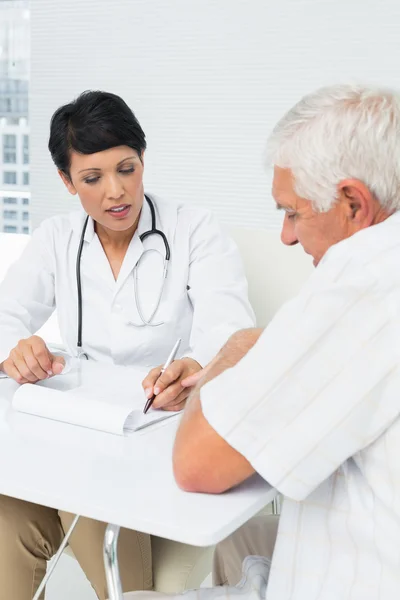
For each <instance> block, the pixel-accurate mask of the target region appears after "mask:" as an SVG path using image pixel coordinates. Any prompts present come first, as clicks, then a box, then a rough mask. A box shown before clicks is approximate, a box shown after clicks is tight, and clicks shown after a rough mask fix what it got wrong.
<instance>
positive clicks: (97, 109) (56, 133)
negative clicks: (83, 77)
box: [49, 90, 146, 177]
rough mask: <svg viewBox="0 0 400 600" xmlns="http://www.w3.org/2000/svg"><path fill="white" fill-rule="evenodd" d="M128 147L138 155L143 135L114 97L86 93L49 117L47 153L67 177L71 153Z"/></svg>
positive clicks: (135, 122)
mask: <svg viewBox="0 0 400 600" xmlns="http://www.w3.org/2000/svg"><path fill="white" fill-rule="evenodd" d="M116 146H129V147H130V148H132V149H133V150H136V152H137V153H138V155H139V156H141V155H142V152H143V151H144V150H145V149H146V136H145V134H144V131H143V129H142V128H141V126H140V124H139V121H138V120H137V118H136V117H135V115H134V114H133V112H132V110H131V109H130V108H129V106H128V105H127V104H126V103H125V102H124V101H123V100H122V98H120V97H119V96H116V95H115V94H111V93H109V92H101V91H90V90H89V91H86V92H83V93H82V94H81V95H80V96H78V98H76V99H75V100H73V102H70V103H69V104H65V105H64V106H61V107H60V108H58V109H57V110H56V112H55V113H54V115H53V116H52V118H51V123H50V138H49V150H50V154H51V156H52V159H53V161H54V163H55V165H56V167H57V168H58V169H59V170H60V171H62V172H63V173H65V175H67V176H68V177H70V173H69V169H70V164H71V154H70V153H71V150H74V151H75V152H79V153H80V154H94V153H95V152H102V151H103V150H108V149H109V148H115V147H116Z"/></svg>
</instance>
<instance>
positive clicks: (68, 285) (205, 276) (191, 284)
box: [0, 199, 254, 367]
mask: <svg viewBox="0 0 400 600" xmlns="http://www.w3.org/2000/svg"><path fill="white" fill-rule="evenodd" d="M153 203H154V205H155V209H156V216H157V227H158V228H159V229H161V230H162V231H163V232H164V233H165V235H166V236H167V239H168V241H169V244H170V248H171V259H170V266H169V271H168V277H167V279H166V281H165V287H164V291H163V295H162V300H161V303H160V306H159V309H158V311H157V313H156V315H155V319H154V322H159V321H163V322H164V324H162V325H160V326H158V327H149V326H145V327H138V326H135V323H136V324H140V323H141V320H140V318H139V315H138V311H137V308H136V304H135V298H134V276H133V270H134V267H135V265H136V263H137V261H138V260H139V258H140V257H141V255H142V254H143V252H144V250H148V249H151V250H155V251H158V252H155V251H152V252H148V253H146V254H145V255H144V257H143V259H142V261H141V263H140V268H139V270H138V279H139V285H138V292H139V297H140V306H141V308H142V311H143V313H144V315H145V317H148V316H149V315H150V314H151V312H152V310H151V308H152V306H153V305H154V304H155V303H156V301H157V298H158V291H159V287H160V284H161V282H162V272H163V258H164V256H165V249H164V244H163V242H162V240H161V238H160V237H159V236H154V235H153V236H150V237H149V238H147V239H146V240H145V241H144V242H143V243H142V242H141V241H140V239H139V235H140V234H141V233H143V232H144V231H147V230H149V229H150V228H151V215H150V210H149V207H148V205H147V202H146V201H145V202H144V203H143V209H142V213H141V217H140V220H139V225H138V230H137V232H136V233H135V235H134V236H133V238H132V241H131V243H130V245H129V248H128V250H127V253H126V256H125V258H124V261H123V264H122V266H121V270H120V273H119V275H118V278H117V280H116V281H115V279H114V276H113V274H112V271H111V268H110V265H109V263H108V260H107V258H106V255H105V253H104V251H103V248H102V246H101V244H100V241H99V239H98V237H97V235H96V233H95V231H94V224H93V221H92V219H89V222H88V226H87V230H86V233H85V238H84V240H85V241H84V246H83V251H82V260H81V278H82V297H83V303H82V304H83V319H82V321H83V330H82V340H83V344H82V349H83V351H84V352H86V353H87V354H88V356H89V358H90V359H94V360H100V361H103V362H111V363H114V364H119V365H138V366H143V367H152V366H155V365H158V364H161V363H163V362H164V361H165V359H166V357H167V355H168V354H169V352H170V350H171V348H172V346H173V345H174V343H175V342H176V340H177V338H178V337H181V338H182V344H181V349H180V353H179V355H180V356H181V357H183V356H190V357H192V358H194V359H195V360H197V361H198V362H199V363H200V364H201V365H202V366H204V365H206V364H207V363H208V362H209V361H210V360H211V359H212V358H213V357H214V356H215V354H216V353H217V351H218V350H219V348H220V347H221V346H222V345H223V344H224V343H225V342H226V340H227V339H228V337H229V336H230V335H231V334H232V333H234V332H235V331H237V330H238V329H241V328H245V327H252V326H253V325H254V313H253V311H252V308H251V306H250V304H249V301H248V297H247V282H246V279H245V276H244V272H243V268H242V264H241V260H240V257H239V253H238V251H237V249H236V247H235V245H234V243H233V242H232V241H231V240H230V239H229V237H228V236H227V235H226V234H225V233H224V232H223V231H222V230H221V229H220V227H219V225H218V223H217V221H216V219H215V218H214V217H213V216H212V214H210V212H209V211H207V210H201V209H196V208H192V207H190V206H184V205H177V204H171V203H166V202H162V201H160V200H159V199H153ZM84 219H85V213H84V212H83V211H82V210H80V211H77V212H73V213H70V214H68V215H63V216H56V217H52V218H50V219H47V220H45V221H44V222H43V223H42V224H41V225H40V227H39V228H38V229H37V230H36V231H35V232H34V233H33V235H32V239H31V241H30V242H29V244H28V245H27V247H26V249H25V251H24V252H23V254H22V256H21V258H19V260H18V261H17V262H16V263H15V264H14V265H12V266H11V268H10V269H9V271H8V273H7V275H6V277H5V279H4V281H3V283H2V284H1V285H0V362H1V361H3V360H4V359H5V358H7V356H8V354H9V352H10V350H11V349H12V348H13V347H14V346H15V345H16V344H17V342H18V341H19V340H20V339H22V338H27V337H29V336H31V335H33V334H34V333H35V332H36V331H37V330H38V329H39V328H40V327H41V326H42V325H43V324H44V323H45V322H46V320H47V319H48V318H49V317H50V315H51V314H52V312H53V311H54V310H55V308H56V309H57V316H58V321H59V326H60V333H61V337H62V341H63V344H64V345H65V347H66V349H67V351H68V352H69V353H71V354H72V355H74V356H76V355H77V323H78V321H77V319H78V310H77V304H78V300H77V283H76V258H77V250H78V246H79V241H80V238H81V232H82V226H83V223H84Z"/></svg>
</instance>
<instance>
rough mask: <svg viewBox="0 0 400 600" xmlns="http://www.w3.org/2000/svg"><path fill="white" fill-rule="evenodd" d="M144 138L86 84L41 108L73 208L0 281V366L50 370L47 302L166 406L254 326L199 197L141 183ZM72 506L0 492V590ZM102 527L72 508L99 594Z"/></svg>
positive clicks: (80, 352)
mask: <svg viewBox="0 0 400 600" xmlns="http://www.w3.org/2000/svg"><path fill="white" fill-rule="evenodd" d="M145 148H146V141H145V135H144V132H143V130H142V128H141V127H140V125H139V123H138V121H137V119H136V118H135V116H134V114H133V113H132V111H131V110H130V108H129V107H128V106H127V105H126V104H125V102H124V101H123V100H122V99H121V98H119V97H118V96H115V95H114V94H109V93H104V92H97V91H89V92H85V93H83V94H82V95H81V96H79V97H78V98H77V99H76V100H75V101H73V102H71V103H70V104H67V105H65V106H62V107H61V108H59V109H58V110H57V111H56V112H55V114H54V115H53V118H52V121H51V131H50V140H49V150H50V152H51V155H52V158H53V161H54V163H55V165H56V167H57V169H58V172H59V174H60V176H61V178H62V180H63V182H64V184H65V186H66V187H67V189H68V191H69V192H70V193H71V194H74V195H78V196H79V199H80V201H81V204H82V208H83V210H80V211H78V212H73V213H71V214H67V215H62V216H56V217H51V218H49V219H47V220H45V221H44V222H43V223H42V224H41V226H40V227H39V228H38V229H37V230H36V231H35V232H34V233H33V235H32V239H31V241H30V243H29V244H28V246H27V247H26V250H25V252H24V253H23V255H22V257H21V258H20V259H19V260H18V261H17V262H16V264H14V265H13V266H12V267H11V269H10V270H9V272H8V274H7V276H6V278H5V280H4V282H3V283H2V284H1V286H0V369H1V370H3V371H5V373H7V374H8V375H9V376H10V377H12V378H14V379H15V380H16V381H18V382H19V383H24V382H36V381H38V380H41V379H45V378H47V377H49V376H51V375H54V374H58V373H60V372H61V371H62V368H63V360H62V359H61V358H59V357H57V356H56V355H54V354H52V352H51V351H50V350H49V349H48V348H47V346H46V344H45V342H44V341H43V340H42V339H41V338H40V337H38V336H36V335H34V334H35V332H36V331H37V330H38V329H39V328H40V327H41V326H42V325H43V324H44V322H45V321H46V320H47V319H48V318H49V317H50V315H51V313H52V312H53V311H54V310H55V308H56V309H57V315H58V320H59V326H60V331H61V336H62V340H63V344H64V345H65V347H66V349H67V350H68V352H69V353H71V354H73V355H75V356H82V357H85V358H88V359H89V360H90V359H93V360H97V361H103V362H106V363H114V364H119V365H140V366H143V367H148V368H149V369H151V368H152V369H151V370H150V372H149V375H148V376H147V377H146V379H145V380H144V382H143V386H144V389H145V394H146V395H147V396H150V395H152V394H153V392H154V393H156V394H157V399H156V401H155V403H154V406H159V407H162V408H164V409H167V410H176V409H178V408H181V407H182V405H183V403H184V401H185V399H186V397H187V395H188V390H187V388H185V387H184V385H183V384H184V383H185V381H184V380H185V378H187V377H188V376H190V375H192V374H194V373H195V372H196V371H198V370H200V369H201V368H202V367H203V366H205V365H206V364H207V363H208V362H209V361H210V360H211V359H212V357H213V356H214V355H215V354H216V353H217V351H218V350H219V348H220V347H221V346H222V345H223V344H224V343H225V342H226V340H227V339H228V338H229V336H230V335H231V334H232V333H233V332H235V331H236V330H238V329H241V328H245V327H252V326H253V324H254V315H253V311H252V309H251V307H250V305H249V302H248V299H247V283H246V280H245V277H244V274H243V271H242V266H241V262H240V258H239V255H238V252H237V250H236V248H235V246H234V244H233V243H232V241H231V240H230V239H229V238H228V237H227V236H226V235H225V234H224V233H223V232H222V231H221V229H220V227H219V226H218V223H217V222H216V220H215V219H214V217H213V216H212V215H211V214H210V213H209V212H208V211H206V210H199V209H195V208H192V207H190V206H186V205H181V204H173V203H167V202H164V201H162V200H160V199H158V198H155V197H154V196H152V195H148V194H146V195H145V193H144V189H143V169H144V151H145ZM177 338H182V344H181V350H180V356H181V358H179V359H178V360H175V361H174V362H173V363H172V365H171V367H170V368H169V369H168V370H167V371H166V372H165V373H164V376H163V378H162V379H159V372H160V367H159V366H157V367H156V365H161V364H162V363H163V362H164V361H165V359H166V357H167V356H168V354H169V352H170V350H171V348H172V346H173V345H174V343H175V341H176V340H177ZM106 475H107V474H106V473H105V476H106ZM132 476H134V474H133V475H132ZM38 477H40V465H38ZM72 519H73V515H69V514H66V513H63V512H61V511H57V510H55V509H51V508H46V507H42V506H38V505H33V504H30V503H28V502H22V501H20V500H17V499H12V498H5V497H2V496H0V529H1V532H2V533H1V536H0V554H1V556H2V561H1V566H0V571H1V572H0V581H1V584H0V585H1V593H0V595H1V597H4V598H13V600H28V599H30V598H32V595H33V593H34V591H35V589H36V588H37V586H38V584H39V583H40V581H41V579H42V577H43V575H44V573H45V568H46V561H47V560H49V559H50V558H51V556H52V555H53V554H54V553H55V552H56V551H57V548H58V546H59V544H60V542H61V539H62V537H63V532H64V531H65V530H66V529H67V528H68V527H69V525H70V524H71V522H72ZM105 527H106V526H105V524H104V523H100V522H96V521H93V520H90V519H83V518H82V519H80V521H79V523H78V525H77V527H76V529H75V532H74V534H73V535H72V538H71V547H72V549H73V552H74V554H75V556H76V557H77V559H78V560H79V562H80V564H81V566H82V568H83V569H84V571H85V573H86V575H87V577H88V579H89V580H90V581H91V583H92V585H93V587H94V589H95V591H96V593H97V596H98V598H100V599H104V598H106V581H105V575H104V570H103V560H102V544H103V537H104V531H105ZM119 539H120V541H119V557H120V567H121V576H122V584H123V590H124V591H129V590H136V589H151V587H152V569H151V550H150V539H149V536H147V535H145V534H142V533H137V532H134V531H129V530H122V531H121V534H120V538H119Z"/></svg>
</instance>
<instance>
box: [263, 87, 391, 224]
mask: <svg viewBox="0 0 400 600" xmlns="http://www.w3.org/2000/svg"><path fill="white" fill-rule="evenodd" d="M267 156H268V161H269V162H270V163H271V164H275V165H276V166H278V167H282V168H287V169H290V170H291V171H292V174H293V177H294V184H295V191H296V193H297V194H298V195H299V196H301V197H303V198H306V199H307V200H311V202H312V204H313V207H314V209H315V210H317V211H321V212H323V211H328V210H329V209H330V208H331V207H332V206H333V204H334V203H335V201H336V199H337V186H338V184H339V183H340V182H341V181H343V180H344V179H358V180H360V181H362V182H363V183H364V184H365V185H366V186H367V187H368V189H369V190H370V191H371V192H372V193H373V194H374V196H375V197H376V199H377V200H378V202H379V203H380V204H381V206H382V207H384V208H385V209H386V210H387V211H389V212H392V211H395V210H399V209H400V95H399V94H398V93H397V92H395V91H391V90H387V89H378V88H372V87H366V86H359V85H354V86H352V85H337V86H331V87H325V88H321V89H320V90H317V91H316V92H314V93H312V94H309V95H307V96H305V97H304V98H302V99H301V100H300V102H298V103H297V104H296V105H295V106H294V107H293V108H292V109H291V110H289V112H288V113H286V115H285V116H284V117H283V118H282V119H281V120H280V121H279V122H278V124H277V125H276V126H275V128H274V130H273V132H272V134H271V136H270V138H269V142H268V147H267Z"/></svg>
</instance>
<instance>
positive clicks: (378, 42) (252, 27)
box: [30, 0, 400, 229]
mask: <svg viewBox="0 0 400 600" xmlns="http://www.w3.org/2000/svg"><path fill="white" fill-rule="evenodd" d="M399 22H400V2H398V0H385V1H384V2H376V0H352V1H351V2H349V1H348V0H279V2H278V1H275V2H267V1H266V0H189V1H188V0H112V1H111V0H64V1H63V2H55V1H54V0H35V1H34V2H32V64H31V101H30V107H31V123H32V133H31V137H32V140H31V157H32V158H31V161H32V165H31V172H32V175H31V189H32V224H33V226H34V227H35V226H37V225H38V223H39V222H40V221H41V220H42V219H44V218H45V217H47V216H50V215H52V214H55V213H57V212H64V211H66V210H69V209H70V208H71V207H72V206H73V205H74V200H73V199H72V197H71V196H69V195H68V194H67V193H66V192H65V190H64V189H63V186H62V184H61V181H59V180H58V176H57V174H56V171H55V168H54V166H53V164H52V162H51V159H50V157H49V155H48V151H47V137H48V131H49V120H50V117H51V115H52V113H53V111H54V110H55V109H56V108H57V107H58V106H59V105H61V104H63V103H65V102H68V101H69V100H71V99H72V98H73V97H75V96H76V95H78V94H79V93H80V92H82V91H83V90H85V89H103V90H107V91H112V92H114V93H117V94H119V95H121V96H122V97H123V98H124V100H125V101H126V102H127V103H128V104H129V105H130V106H131V107H132V109H133V110H134V112H135V113H136V115H137V117H138V119H139V121H140V123H141V124H142V127H143V128H144V130H145V132H146V135H147V140H148V151H147V154H146V157H145V186H146V190H147V191H148V192H149V193H151V192H154V193H157V194H159V195H160V196H162V197H166V198H169V199H175V200H178V201H182V202H187V203H194V204H196V205H203V206H207V207H210V208H212V209H214V211H215V212H216V213H217V215H218V216H219V218H220V219H221V220H222V221H224V222H225V223H228V224H232V225H236V226H238V225H239V226H245V227H250V228H266V229H271V228H272V229H273V228H276V227H278V226H279V224H280V220H281V219H280V217H279V215H278V214H277V211H275V209H274V204H273V201H272V199H271V196H270V184H271V173H270V172H266V171H265V169H264V166H263V153H264V148H265V142H266V139H267V135H268V132H269V131H270V130H271V128H272V127H273V125H274V123H275V122H276V120H277V119H278V118H279V117H280V116H281V115H282V114H283V112H284V111H286V110H287V109H288V108H289V107H290V106H291V105H292V104H293V103H294V102H295V101H297V100H298V99H299V97H300V96H301V95H303V94H304V93H306V92H309V91H310V90H312V89H314V88H316V87H319V86H321V85H326V84H331V83H336V82H351V81H366V82H372V83H383V84H385V85H389V86H399V87H400V85H399V78H400V72H399V69H398V56H399V55H400V38H399V34H398V24H399ZM75 202H76V200H75Z"/></svg>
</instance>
